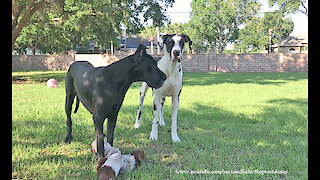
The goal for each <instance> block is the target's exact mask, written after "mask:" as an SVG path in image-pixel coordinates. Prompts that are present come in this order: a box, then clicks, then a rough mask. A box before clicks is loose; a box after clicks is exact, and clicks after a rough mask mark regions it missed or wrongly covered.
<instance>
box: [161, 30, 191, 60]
mask: <svg viewBox="0 0 320 180" xmlns="http://www.w3.org/2000/svg"><path fill="white" fill-rule="evenodd" d="M186 42H188V43H189V49H190V50H191V45H192V41H191V39H190V38H189V36H187V35H184V34H166V35H164V36H162V39H161V41H160V42H159V46H160V49H161V50H162V49H163V48H164V46H165V53H168V54H169V55H170V59H171V60H172V61H174V60H177V61H178V62H180V60H181V59H182V54H183V51H184V43H186Z"/></svg>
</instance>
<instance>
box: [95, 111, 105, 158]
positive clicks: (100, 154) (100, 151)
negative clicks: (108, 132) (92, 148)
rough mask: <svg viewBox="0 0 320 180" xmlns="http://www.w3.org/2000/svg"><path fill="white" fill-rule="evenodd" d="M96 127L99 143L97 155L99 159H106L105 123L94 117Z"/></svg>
mask: <svg viewBox="0 0 320 180" xmlns="http://www.w3.org/2000/svg"><path fill="white" fill-rule="evenodd" d="M93 119H94V126H95V131H96V141H97V151H98V152H97V154H98V159H101V158H102V157H104V142H103V139H104V135H103V122H104V119H102V118H98V117H97V116H93Z"/></svg>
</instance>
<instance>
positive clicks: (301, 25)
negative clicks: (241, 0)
mask: <svg viewBox="0 0 320 180" xmlns="http://www.w3.org/2000/svg"><path fill="white" fill-rule="evenodd" d="M191 2H192V0H175V3H174V4H173V6H172V7H169V8H168V9H167V14H168V16H169V18H170V19H171V22H172V23H175V22H179V23H187V22H188V21H189V20H190V18H189V13H187V12H190V11H191V6H190V3H191ZM260 3H261V4H262V9H261V10H260V11H274V10H275V9H277V8H276V7H274V8H269V6H268V0H260ZM177 12H180V13H177ZM288 17H290V18H291V19H292V21H293V22H294V29H293V31H292V33H291V34H290V36H297V35H299V34H301V33H303V32H305V31H308V17H307V16H306V15H305V14H303V13H296V14H292V15H289V16H288Z"/></svg>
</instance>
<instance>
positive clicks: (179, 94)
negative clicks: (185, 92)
mask: <svg viewBox="0 0 320 180" xmlns="http://www.w3.org/2000/svg"><path fill="white" fill-rule="evenodd" d="M181 90H182V89H180V91H179V94H178V101H179V100H180V99H179V98H180V93H181Z"/></svg>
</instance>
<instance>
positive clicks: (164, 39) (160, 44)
mask: <svg viewBox="0 0 320 180" xmlns="http://www.w3.org/2000/svg"><path fill="white" fill-rule="evenodd" d="M173 35H174V34H166V35H163V36H162V38H161V39H160V41H159V42H158V44H159V46H160V51H162V49H163V43H165V42H166V41H167V39H168V38H169V37H172V36H173Z"/></svg>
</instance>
